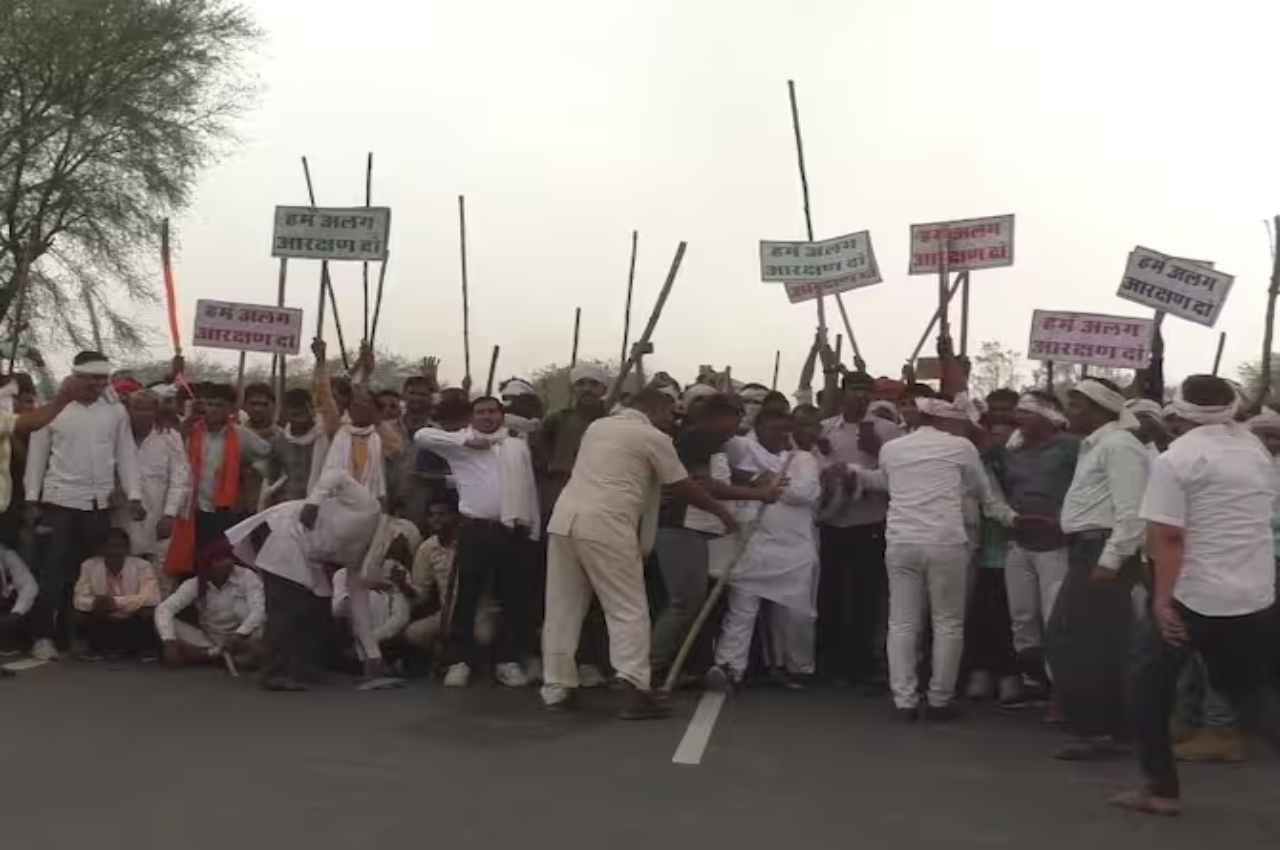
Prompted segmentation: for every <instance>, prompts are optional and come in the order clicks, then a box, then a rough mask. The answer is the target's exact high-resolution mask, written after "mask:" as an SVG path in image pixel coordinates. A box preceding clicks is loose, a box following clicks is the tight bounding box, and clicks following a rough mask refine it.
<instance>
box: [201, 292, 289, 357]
mask: <svg viewBox="0 0 1280 850" xmlns="http://www.w3.org/2000/svg"><path fill="white" fill-rule="evenodd" d="M191 338H192V341H193V342H194V343H195V344H196V345H200V346H204V347H205V348H230V349H232V350H234V351H262V352H266V353H267V354H297V353H298V351H299V347H300V344H301V341H302V311H301V310H298V309H296V308H293V307H272V306H268V305H262V304H236V303H233V302H230V301H210V300H207V299H204V298H202V299H200V300H199V301H197V302H196V327H195V333H194V334H193V335H192V337H191Z"/></svg>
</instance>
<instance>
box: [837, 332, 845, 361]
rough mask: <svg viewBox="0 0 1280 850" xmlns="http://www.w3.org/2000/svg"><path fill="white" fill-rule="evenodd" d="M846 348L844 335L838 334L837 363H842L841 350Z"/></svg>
mask: <svg viewBox="0 0 1280 850" xmlns="http://www.w3.org/2000/svg"><path fill="white" fill-rule="evenodd" d="M843 348H844V334H836V362H837V363H839V362H840V357H841V350H842V349H843Z"/></svg>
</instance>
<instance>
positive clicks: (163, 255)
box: [160, 218, 182, 357]
mask: <svg viewBox="0 0 1280 850" xmlns="http://www.w3.org/2000/svg"><path fill="white" fill-rule="evenodd" d="M160 270H161V273H162V274H163V275H164V295H165V301H166V302H167V304H166V306H167V307H168V313H169V338H170V339H171V340H172V341H173V354H174V356H175V357H181V356H182V333H181V332H180V331H179V330H178V285H177V283H176V282H175V281H174V278H173V256H172V254H171V253H170V244H169V219H167V218H166V219H165V220H164V222H163V223H162V224H161V225H160Z"/></svg>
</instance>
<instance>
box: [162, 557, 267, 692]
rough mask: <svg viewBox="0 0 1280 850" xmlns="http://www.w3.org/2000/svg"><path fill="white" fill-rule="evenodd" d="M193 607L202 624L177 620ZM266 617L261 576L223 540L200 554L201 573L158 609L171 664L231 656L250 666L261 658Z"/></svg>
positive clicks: (242, 664)
mask: <svg viewBox="0 0 1280 850" xmlns="http://www.w3.org/2000/svg"><path fill="white" fill-rule="evenodd" d="M192 605H195V607H196V612H197V614H196V622H197V623H198V625H195V626H193V625H191V624H190V623H187V622H184V621H182V620H178V619H176V618H177V616H178V615H179V614H180V613H182V612H183V611H185V610H186V609H187V608H189V607H191V606H192ZM266 619H267V603H266V597H265V596H264V595H263V590H262V579H260V578H258V574H257V573H255V572H254V571H253V570H250V569H246V568H245V567H242V566H240V565H239V564H238V563H236V558H235V555H234V554H233V553H232V551H231V545H230V544H229V543H227V541H226V540H225V539H220V540H216V541H214V542H213V543H211V544H209V545H208V546H206V547H205V548H204V550H203V551H202V552H201V553H200V558H199V563H198V565H197V567H196V577H195V578H189V579H187V580H186V581H184V582H183V583H182V584H181V585H179V586H178V589H177V590H175V591H174V592H173V595H171V596H170V597H169V598H168V599H166V600H165V601H164V602H162V603H160V606H159V607H158V608H156V632H158V633H159V635H160V640H161V641H162V642H163V643H164V660H165V661H166V662H167V663H169V664H174V665H181V664H197V663H201V662H205V661H209V660H210V659H214V658H219V657H221V656H222V655H223V654H227V655H230V656H231V659H232V661H234V662H235V665H236V666H237V667H244V668H250V667H252V666H255V665H256V664H257V662H258V660H259V659H260V658H261V656H262V635H263V624H264V623H265V622H266Z"/></svg>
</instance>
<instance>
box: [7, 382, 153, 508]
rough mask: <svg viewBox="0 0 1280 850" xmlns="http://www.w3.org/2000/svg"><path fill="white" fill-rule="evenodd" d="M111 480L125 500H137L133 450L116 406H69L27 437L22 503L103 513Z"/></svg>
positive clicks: (104, 403)
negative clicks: (95, 510) (118, 481)
mask: <svg viewBox="0 0 1280 850" xmlns="http://www.w3.org/2000/svg"><path fill="white" fill-rule="evenodd" d="M117 475H119V477H120V489H121V490H123V491H124V494H125V498H127V499H129V500H130V501H132V500H135V499H141V498H142V490H141V486H140V484H139V478H138V447H137V445H135V444H134V442H133V430H132V429H131V428H130V427H129V417H128V415H127V414H126V413H125V410H124V407H123V406H122V405H120V404H118V403H112V402H109V401H107V400H106V399H104V398H99V399H98V400H97V401H95V402H94V403H93V404H81V403H79V402H72V403H71V404H68V405H67V406H66V407H64V408H63V409H62V412H61V413H59V414H58V417H57V418H56V419H54V420H53V422H51V423H50V424H49V425H48V426H46V427H44V428H41V429H40V430H39V431H36V432H35V433H34V434H32V435H31V445H30V448H29V449H28V452H27V471H26V476H25V478H24V482H25V484H26V490H27V501H28V502H41V501H43V502H48V503H49V504H53V505H60V506H62V507H64V508H74V509H76V510H81V511H88V510H94V509H105V508H106V507H107V503H108V500H109V499H110V498H111V491H112V490H114V489H115V486H116V476H117Z"/></svg>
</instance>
